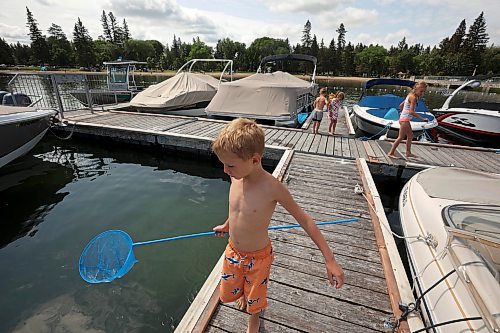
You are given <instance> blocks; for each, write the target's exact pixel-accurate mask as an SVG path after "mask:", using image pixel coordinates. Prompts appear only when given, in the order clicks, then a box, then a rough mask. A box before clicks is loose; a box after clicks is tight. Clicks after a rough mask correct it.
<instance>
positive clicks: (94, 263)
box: [78, 230, 137, 283]
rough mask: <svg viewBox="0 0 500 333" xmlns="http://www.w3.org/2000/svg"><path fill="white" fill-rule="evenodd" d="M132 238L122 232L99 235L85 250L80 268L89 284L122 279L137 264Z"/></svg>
mask: <svg viewBox="0 0 500 333" xmlns="http://www.w3.org/2000/svg"><path fill="white" fill-rule="evenodd" d="M132 248H133V243H132V239H131V238H130V236H129V235H128V234H127V233H126V232H124V231H121V230H109V231H106V232H103V233H102V234H99V235H97V236H96V237H94V239H92V240H91V241H90V243H89V244H88V245H87V246H86V247H85V249H84V250H83V253H82V255H81V256H80V260H79V262H78V268H79V271H80V275H81V277H82V278H83V279H84V280H85V281H87V282H89V283H101V282H111V281H113V280H114V279H116V278H120V277H122V276H123V275H125V274H127V272H128V271H129V270H130V269H131V268H132V266H134V264H135V263H136V262H137V260H136V259H135V256H134V252H133V250H132Z"/></svg>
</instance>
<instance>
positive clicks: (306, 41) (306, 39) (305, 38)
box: [300, 20, 312, 53]
mask: <svg viewBox="0 0 500 333" xmlns="http://www.w3.org/2000/svg"><path fill="white" fill-rule="evenodd" d="M300 41H301V42H302V48H303V49H305V50H309V49H310V48H311V43H312V39H311V22H309V20H307V22H306V24H305V25H304V30H302V38H301V39H300ZM303 52H304V51H303ZM307 53H309V52H307Z"/></svg>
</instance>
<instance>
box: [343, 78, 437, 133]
mask: <svg viewBox="0 0 500 333" xmlns="http://www.w3.org/2000/svg"><path fill="white" fill-rule="evenodd" d="M415 83H416V82H415V81H410V80H401V79H373V80H369V81H366V82H365V84H364V86H363V93H362V95H361V98H360V100H359V102H358V103H357V104H355V105H354V106H353V107H352V110H353V113H352V118H353V122H354V124H355V125H356V126H357V127H358V128H359V129H360V130H362V131H363V132H365V133H367V134H369V135H371V138H376V137H380V136H382V135H386V136H387V137H391V138H397V137H398V133H399V127H400V125H399V113H400V109H399V105H400V104H401V102H403V101H404V98H403V97H400V96H396V95H393V94H384V95H367V94H368V93H370V92H372V90H369V89H370V88H372V87H374V86H392V87H391V88H394V87H396V86H402V87H408V88H412V87H413V86H414V85H415ZM415 111H416V112H417V113H418V114H419V115H420V116H422V117H424V118H427V119H429V122H425V121H422V120H420V119H418V118H415V117H413V119H412V121H410V125H411V129H412V131H413V134H414V137H415V138H417V137H418V136H420V135H421V134H422V133H423V131H424V129H425V130H430V129H431V128H434V127H436V126H437V125H438V123H437V121H436V119H435V117H434V115H432V114H431V113H429V110H428V109H427V106H426V105H425V103H424V102H423V101H422V100H420V101H419V102H418V103H417V106H416V110H415Z"/></svg>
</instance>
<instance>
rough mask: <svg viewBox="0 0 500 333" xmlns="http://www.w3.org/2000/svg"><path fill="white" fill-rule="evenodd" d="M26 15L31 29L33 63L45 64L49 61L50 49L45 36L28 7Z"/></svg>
mask: <svg viewBox="0 0 500 333" xmlns="http://www.w3.org/2000/svg"><path fill="white" fill-rule="evenodd" d="M26 15H27V17H28V22H27V24H26V26H27V27H28V28H29V29H30V32H29V34H28V36H30V40H31V49H32V50H33V53H32V55H33V61H36V62H38V63H39V64H44V63H46V62H48V61H49V47H48V45H47V41H46V40H45V36H44V35H42V31H41V30H40V29H39V28H38V23H37V22H36V20H35V18H34V17H33V14H32V13H31V12H30V10H29V8H28V7H26Z"/></svg>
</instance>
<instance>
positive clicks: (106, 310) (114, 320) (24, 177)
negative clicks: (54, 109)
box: [0, 133, 229, 332]
mask: <svg viewBox="0 0 500 333" xmlns="http://www.w3.org/2000/svg"><path fill="white" fill-rule="evenodd" d="M142 149H143V148H137V147H134V146H110V147H109V148H103V145H101V144H96V143H95V142H93V143H85V142H83V141H79V140H76V139H71V140H69V141H60V140H58V139H55V138H54V137H53V136H52V135H51V134H50V133H48V135H46V137H45V138H44V140H43V141H42V142H41V143H40V144H39V145H37V147H35V149H34V150H33V151H32V152H31V153H30V154H28V155H27V156H25V157H23V158H21V159H18V160H17V161H16V162H14V163H13V164H10V165H7V166H5V167H4V168H2V169H0V214H1V215H0V221H1V223H0V228H1V233H0V234H1V236H0V267H1V272H2V274H0V291H1V297H0V309H1V311H0V332H53V331H57V332H131V331H133V332H160V331H161V332H169V331H172V330H173V327H174V326H175V325H177V324H178V322H179V321H180V319H181V318H182V316H183V314H184V313H185V311H186V310H187V308H188V306H189V304H190V301H192V300H193V299H194V296H195V295H196V293H197V291H198V290H199V289H200V288H201V286H202V284H203V282H204V281H205V279H206V277H207V276H208V274H210V272H211V270H212V268H213V266H214V265H215V263H216V261H217V259H218V258H219V256H220V254H221V253H222V251H223V248H224V246H225V243H226V240H225V239H219V238H215V237H210V236H208V237H199V238H192V239H186V240H179V241H174V242H169V243H162V244H156V245H148V246H143V247H140V248H136V249H135V251H134V252H135V255H136V258H137V259H138V260H139V262H138V263H137V264H136V265H135V266H134V268H133V269H132V270H131V271H130V272H129V273H128V274H127V275H125V276H124V277H123V278H121V279H118V280H115V281H114V282H112V283H105V284H99V285H90V284H87V283H85V282H84V281H83V280H82V279H81V278H80V275H79V273H78V267H77V263H78V258H79V256H80V254H81V252H82V250H83V248H84V247H85V245H86V244H87V243H88V242H89V241H90V239H92V238H93V237H94V236H95V235H96V234H98V233H100V232H103V231H105V230H109V229H122V230H124V231H126V232H127V233H129V234H130V235H131V236H132V239H133V240H134V241H143V240H150V239H158V238H163V237H168V236H174V235H183V234H190V233H197V232H203V231H208V230H211V228H212V227H213V226H214V225H217V224H220V223H222V222H223V221H224V220H225V218H226V217H227V197H228V190H229V183H228V182H227V178H226V177H225V175H224V174H223V171H222V169H221V168H220V167H219V166H218V165H217V164H216V163H214V162H211V161H208V160H207V161H205V160H200V159H193V158H180V157H178V156H177V157H174V156H169V153H166V152H159V151H141V150H142Z"/></svg>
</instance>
